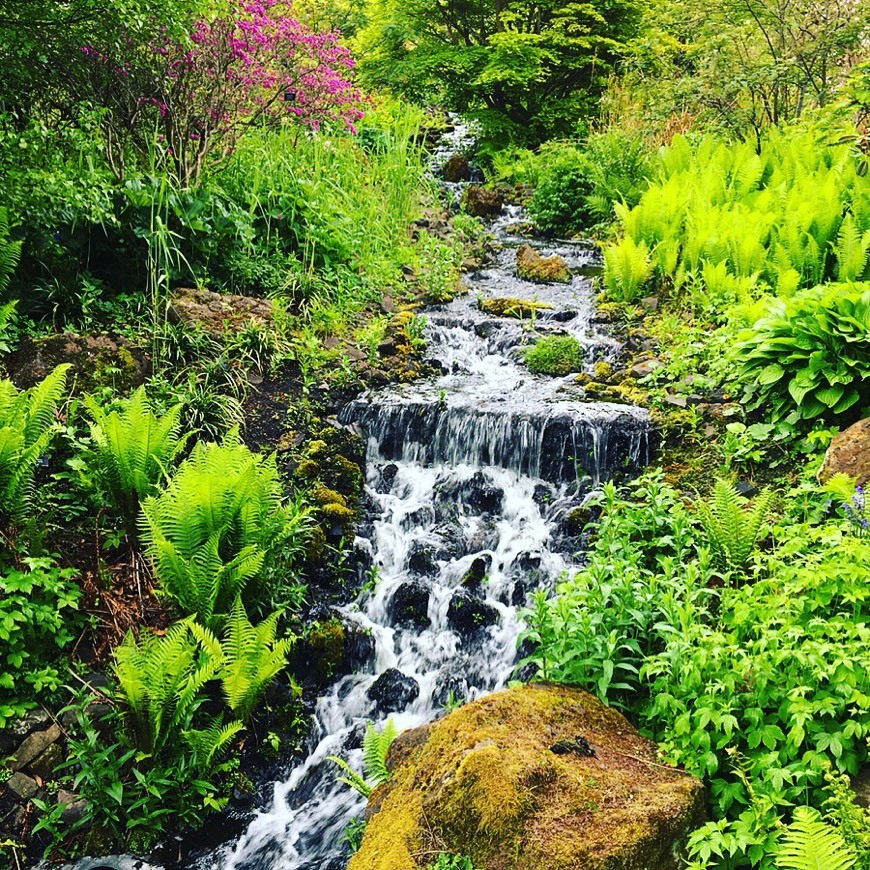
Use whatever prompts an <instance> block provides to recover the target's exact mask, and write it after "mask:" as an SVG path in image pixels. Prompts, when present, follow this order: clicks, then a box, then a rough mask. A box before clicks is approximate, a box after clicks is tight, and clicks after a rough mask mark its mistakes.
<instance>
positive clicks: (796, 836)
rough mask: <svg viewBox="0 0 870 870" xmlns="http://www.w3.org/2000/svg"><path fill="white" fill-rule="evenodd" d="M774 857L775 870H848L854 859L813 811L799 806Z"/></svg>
mask: <svg viewBox="0 0 870 870" xmlns="http://www.w3.org/2000/svg"><path fill="white" fill-rule="evenodd" d="M794 815H795V817H794V821H793V822H792V823H791V824H790V825H789V826H788V827H787V828H786V829H785V833H784V835H783V838H782V841H781V842H780V846H779V851H778V853H777V856H776V867H777V870H849V868H850V867H853V866H854V865H855V862H856V860H857V857H856V855H855V853H854V851H853V850H852V849H850V848H849V846H848V845H847V844H846V842H845V840H844V839H843V837H842V836H841V835H840V832H839V831H838V830H837V829H836V828H835V827H834V826H833V825H829V824H826V823H825V822H824V821H823V820H822V817H821V816H820V815H819V814H818V812H816V811H815V810H812V809H809V808H808V807H798V808H797V809H796V810H795V814H794Z"/></svg>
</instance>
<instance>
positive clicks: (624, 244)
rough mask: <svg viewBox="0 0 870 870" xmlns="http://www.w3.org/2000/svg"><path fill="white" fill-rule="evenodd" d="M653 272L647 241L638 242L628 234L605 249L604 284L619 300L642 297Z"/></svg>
mask: <svg viewBox="0 0 870 870" xmlns="http://www.w3.org/2000/svg"><path fill="white" fill-rule="evenodd" d="M651 274H652V263H651V261H650V256H649V249H648V248H647V246H646V243H645V242H643V241H641V242H639V243H636V242H635V241H634V240H633V239H631V238H629V237H628V236H626V237H625V238H624V239H622V240H621V241H620V242H617V243H616V244H614V245H610V246H608V247H606V248H605V249H604V286H605V287H606V288H607V292H608V294H609V295H610V296H611V297H612V298H613V299H614V300H615V301H617V302H634V301H636V300H637V299H639V298H640V295H641V293H642V291H643V288H644V285H645V284H646V282H647V280H648V279H649V277H650V275H651Z"/></svg>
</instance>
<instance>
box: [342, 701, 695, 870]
mask: <svg viewBox="0 0 870 870" xmlns="http://www.w3.org/2000/svg"><path fill="white" fill-rule="evenodd" d="M577 738H584V740H585V741H588V744H589V745H590V746H591V748H592V751H593V753H594V754H592V755H589V754H582V753H581V752H573V751H567V752H563V751H562V749H563V746H564V744H566V743H567V744H571V745H574V744H575V741H576V744H579V745H583V741H580V740H578V739H577ZM409 743H410V745H406V744H409ZM554 750H556V751H554ZM390 763H391V764H392V765H393V766H394V768H395V769H394V773H393V776H392V778H391V779H390V780H389V781H388V782H387V783H386V784H385V785H384V786H381V787H380V788H379V789H378V790H376V791H375V793H374V794H373V795H372V798H371V802H370V806H371V807H372V808H373V809H374V808H376V807H377V806H380V809H379V811H377V812H374V813H370V814H369V815H370V821H369V823H368V826H367V828H366V833H365V837H364V839H363V842H362V847H361V848H360V850H359V851H358V852H357V853H356V855H354V856H353V858H352V859H351V861H350V864H349V865H348V870H418V868H421V867H425V866H427V863H428V858H427V856H429V855H431V854H432V853H433V851H439V850H440V851H449V852H453V853H456V854H467V855H468V856H470V857H471V858H472V860H473V862H474V866H475V867H477V868H480V870H576V868H583V870H676V868H678V867H679V866H680V864H681V862H680V858H679V851H680V845H681V844H682V842H683V840H684V838H685V837H686V836H687V834H688V833H689V832H690V831H692V830H694V829H695V828H696V827H697V826H698V825H699V824H701V823H702V822H703V821H704V818H705V809H704V807H705V801H704V786H703V784H702V783H701V782H700V780H698V779H696V778H695V777H692V776H689V775H687V774H685V773H684V772H682V771H679V770H676V769H673V768H668V767H665V766H664V765H662V764H659V763H658V761H657V750H656V746H655V744H654V743H652V742H651V741H649V740H646V739H645V738H643V737H641V736H640V735H639V734H638V733H637V731H635V729H634V728H632V726H631V725H630V724H629V723H628V722H627V721H626V719H625V718H624V717H623V716H621V715H620V714H619V713H617V712H616V711H615V710H612V709H610V708H608V707H606V706H605V705H604V704H602V703H601V702H600V701H599V700H597V699H596V698H594V697H592V696H591V695H588V694H586V693H585V692H580V691H577V690H574V689H569V688H566V687H561V686H551V685H534V686H519V687H516V688H513V689H509V690H507V691H504V692H499V693H497V694H494V695H490V696H489V697H487V698H484V699H482V700H480V701H475V702H474V703H472V704H468V705H467V706H465V707H462V708H460V709H459V710H457V711H455V712H453V713H451V714H450V715H448V716H447V717H445V718H444V719H441V720H439V721H436V722H435V723H433V724H431V725H429V726H426V728H425V729H415V730H414V731H412V732H409V734H408V735H407V737H406V736H405V735H402V736H400V737H399V739H398V740H397V741H396V743H395V744H394V747H393V749H392V750H391V757H390ZM432 832H438V840H437V841H436V840H434V838H433V833H432Z"/></svg>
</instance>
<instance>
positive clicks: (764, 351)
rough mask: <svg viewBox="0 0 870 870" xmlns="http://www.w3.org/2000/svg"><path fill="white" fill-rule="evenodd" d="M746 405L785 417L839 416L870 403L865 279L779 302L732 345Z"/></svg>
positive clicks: (869, 291) (869, 288)
mask: <svg viewBox="0 0 870 870" xmlns="http://www.w3.org/2000/svg"><path fill="white" fill-rule="evenodd" d="M735 355H736V357H737V359H738V360H739V361H740V363H741V371H740V377H741V380H742V381H743V382H744V383H745V384H746V387H747V390H746V397H745V398H746V400H747V401H749V400H752V404H751V405H750V407H754V408H757V407H762V406H763V407H765V408H766V409H768V411H769V414H770V416H771V418H772V419H774V420H778V419H782V418H786V419H788V420H789V421H790V422H797V421H799V420H812V419H815V418H817V417H825V418H826V419H830V420H838V419H843V417H844V415H846V414H848V413H849V412H850V411H853V409H854V410H860V409H861V407H862V406H863V405H865V404H866V403H867V402H868V401H870V285H867V284H854V285H849V284H847V285H833V286H828V287H819V288H816V289H814V290H812V291H809V292H806V293H802V294H800V295H798V296H796V297H795V298H794V299H793V300H791V301H790V302H788V303H777V304H775V305H774V306H773V307H772V310H771V311H770V313H768V315H767V316H765V317H763V318H762V319H761V320H759V321H758V322H757V323H756V324H755V325H754V326H753V327H752V328H751V329H750V330H748V331H746V332H745V333H744V334H743V335H742V342H741V343H740V344H739V345H738V347H737V349H736V350H735Z"/></svg>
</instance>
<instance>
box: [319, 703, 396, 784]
mask: <svg viewBox="0 0 870 870" xmlns="http://www.w3.org/2000/svg"><path fill="white" fill-rule="evenodd" d="M398 733H399V732H398V729H397V728H396V725H395V723H394V722H393V720H392V718H390V719H388V720H387V724H386V725H384V727H383V729H382V730H381V731H378V730H377V728H375V726H374V725H373V724H371V723H369V725H368V727H367V728H366V733H365V736H364V737H363V774H362V775H360V774H359V773H357V772H356V771H355V770H354V769H353V768H352V767H351V766H350V765H349V764H348V763H347V762H346V761H345V760H344V759H343V758H339V757H338V756H336V755H330V756H328V757H329V760H330V761H333V762H335V764H337V765H338V766H339V767H340V768H341V770H342V771H344V774H345V776H340V777H339V778H338V779H339V782H343V783H344V784H345V785H347V786H349V787H350V788H352V789H354V791H358V792H359V793H360V794H361V795H362V796H363V797H365V798H367V797H369V795H371V793H372V792H373V791H374V790H375V789H376V788H377V787H378V786H379V785H381V784H382V783H384V782H386V781H387V780H388V779H389V778H390V771H389V770H388V769H387V753H388V752H389V750H390V746H392V744H393V741H394V740H395V739H396V737H397V736H398Z"/></svg>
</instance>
